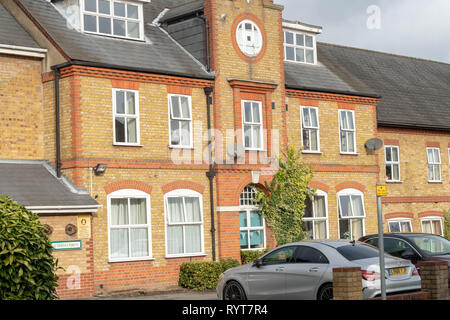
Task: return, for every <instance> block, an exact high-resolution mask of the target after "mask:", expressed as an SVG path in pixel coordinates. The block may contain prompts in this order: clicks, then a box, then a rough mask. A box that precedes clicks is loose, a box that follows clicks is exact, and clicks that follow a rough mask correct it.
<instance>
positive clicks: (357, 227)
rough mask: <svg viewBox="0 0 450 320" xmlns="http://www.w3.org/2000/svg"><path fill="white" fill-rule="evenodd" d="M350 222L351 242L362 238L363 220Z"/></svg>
mask: <svg viewBox="0 0 450 320" xmlns="http://www.w3.org/2000/svg"><path fill="white" fill-rule="evenodd" d="M351 222H352V237H353V239H352V240H358V239H359V238H361V237H362V236H363V220H362V219H351Z"/></svg>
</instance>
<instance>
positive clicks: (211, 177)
mask: <svg viewBox="0 0 450 320" xmlns="http://www.w3.org/2000/svg"><path fill="white" fill-rule="evenodd" d="M204 90H205V95H206V106H207V107H206V108H207V120H208V149H209V150H208V151H209V152H208V153H209V171H208V172H207V173H206V176H207V177H208V179H209V198H210V200H209V203H210V210H211V243H212V244H211V246H212V249H211V250H212V259H213V261H216V228H215V222H214V177H215V176H216V171H215V169H214V165H213V157H212V136H211V129H212V125H211V102H212V97H211V93H212V92H213V90H214V88H213V87H207V88H205V89H204Z"/></svg>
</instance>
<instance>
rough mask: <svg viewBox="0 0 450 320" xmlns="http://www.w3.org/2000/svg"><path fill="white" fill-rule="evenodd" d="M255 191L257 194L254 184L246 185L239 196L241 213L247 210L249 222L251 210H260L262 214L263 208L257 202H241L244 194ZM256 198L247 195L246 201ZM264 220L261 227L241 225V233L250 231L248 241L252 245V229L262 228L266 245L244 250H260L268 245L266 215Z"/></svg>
mask: <svg viewBox="0 0 450 320" xmlns="http://www.w3.org/2000/svg"><path fill="white" fill-rule="evenodd" d="M252 192H255V194H256V189H255V188H254V187H252V186H246V187H245V188H244V190H242V192H241V195H240V197H239V215H240V213H241V212H242V211H245V213H246V215H247V222H248V223H250V212H251V211H258V212H259V213H260V214H261V208H260V207H259V206H258V205H255V204H244V205H243V204H241V201H242V195H244V196H247V195H249V194H250V193H252ZM253 201H254V200H252V199H250V198H249V197H245V198H244V202H247V203H249V202H253ZM261 218H262V222H263V225H262V226H260V227H249V226H247V227H239V234H240V232H241V231H249V232H248V243H249V245H250V231H252V230H262V231H263V237H264V244H263V245H264V247H263V248H254V249H252V248H248V249H241V250H242V251H260V250H264V249H266V247H267V239H266V221H265V219H264V217H262V216H261Z"/></svg>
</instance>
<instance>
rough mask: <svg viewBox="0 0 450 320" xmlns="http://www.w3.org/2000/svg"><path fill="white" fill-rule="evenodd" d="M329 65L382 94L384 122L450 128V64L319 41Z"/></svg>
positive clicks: (320, 51)
mask: <svg viewBox="0 0 450 320" xmlns="http://www.w3.org/2000/svg"><path fill="white" fill-rule="evenodd" d="M318 56H319V58H318V59H319V60H320V61H322V62H323V63H324V64H325V65H326V66H327V67H328V69H330V70H332V72H333V73H334V74H336V75H337V76H339V77H340V78H341V79H342V80H344V81H345V82H346V83H348V84H349V85H350V86H351V87H353V88H354V89H355V90H356V91H364V90H366V88H367V87H370V88H371V89H372V91H374V92H376V93H377V94H379V95H381V97H382V98H381V101H380V102H379V104H378V107H377V117H378V124H379V125H380V126H395V127H410V128H423V129H436V130H450V64H445V63H440V62H434V61H428V60H423V59H415V58H410V57H403V56H397V55H392V54H387V53H380V52H374V51H368V50H362V49H355V48H348V47H343V46H337V45H331V44H325V43H318Z"/></svg>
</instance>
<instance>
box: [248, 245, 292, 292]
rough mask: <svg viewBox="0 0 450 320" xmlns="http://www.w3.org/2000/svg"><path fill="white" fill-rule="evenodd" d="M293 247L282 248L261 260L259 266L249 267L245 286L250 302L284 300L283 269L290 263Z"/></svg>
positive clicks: (284, 282) (284, 283)
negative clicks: (246, 286)
mask: <svg viewBox="0 0 450 320" xmlns="http://www.w3.org/2000/svg"><path fill="white" fill-rule="evenodd" d="M294 250H295V247H293V246H290V247H283V248H281V249H278V250H275V251H273V252H271V253H269V254H267V255H265V256H264V257H263V258H262V259H261V263H262V264H261V266H259V267H257V266H251V267H250V269H249V271H248V277H247V285H248V289H249V290H248V298H249V299H250V300H261V299H264V300H279V299H285V298H286V297H285V294H286V275H285V272H284V271H285V268H286V266H287V265H288V264H289V263H290V261H291V259H292V256H293V254H294Z"/></svg>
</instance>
